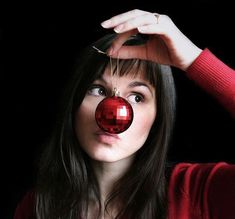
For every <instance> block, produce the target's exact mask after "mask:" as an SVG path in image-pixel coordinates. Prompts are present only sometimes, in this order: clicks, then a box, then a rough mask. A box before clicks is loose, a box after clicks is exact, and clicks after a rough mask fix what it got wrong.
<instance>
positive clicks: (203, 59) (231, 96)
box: [186, 49, 235, 118]
mask: <svg viewBox="0 0 235 219" xmlns="http://www.w3.org/2000/svg"><path fill="white" fill-rule="evenodd" d="M186 75H187V76H188V77H189V78H190V79H192V80H193V81H195V82H196V83H197V84H198V85H199V86H200V87H202V88H203V89H204V90H205V91H206V92H208V93H210V94H211V95H212V96H214V97H215V98H216V99H217V100H218V101H219V102H220V103H221V104H222V105H223V106H224V107H225V108H226V109H227V110H228V111H229V112H230V113H231V114H232V116H233V117H234V118H235V70H233V69H231V68H230V67H229V66H227V65H226V64H224V63H223V62H222V61H221V60H219V59H218V58H217V57H216V56H214V55H213V54H212V53H211V52H210V51H209V50H208V49H205V50H203V51H202V53H201V54H200V55H199V56H198V57H197V59H196V60H195V61H194V62H193V63H192V64H191V66H189V68H188V69H187V72H186Z"/></svg>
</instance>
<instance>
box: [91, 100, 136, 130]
mask: <svg viewBox="0 0 235 219" xmlns="http://www.w3.org/2000/svg"><path fill="white" fill-rule="evenodd" d="M133 116H134V114H133V109H132V107H131V105H130V103H129V102H128V101H127V100H125V99H124V98H122V97H118V96H112V97H106V98H105V99H103V100H102V101H101V102H100V103H99V104H98V106H97V108H96V112H95V119H96V122H97V124H98V126H99V127H100V129H102V130H103V131H105V132H108V133H112V134H119V133H121V132H124V131H126V130H127V129H128V128H129V127H130V125H131V123H132V121H133Z"/></svg>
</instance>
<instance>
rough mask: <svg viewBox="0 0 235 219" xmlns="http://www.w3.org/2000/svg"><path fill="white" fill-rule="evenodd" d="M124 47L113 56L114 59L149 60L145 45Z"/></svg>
mask: <svg viewBox="0 0 235 219" xmlns="http://www.w3.org/2000/svg"><path fill="white" fill-rule="evenodd" d="M129 47H130V46H122V47H121V48H120V49H119V50H118V51H117V52H116V53H114V54H113V55H112V58H120V59H147V56H146V47H145V45H139V46H131V49H130V48H129Z"/></svg>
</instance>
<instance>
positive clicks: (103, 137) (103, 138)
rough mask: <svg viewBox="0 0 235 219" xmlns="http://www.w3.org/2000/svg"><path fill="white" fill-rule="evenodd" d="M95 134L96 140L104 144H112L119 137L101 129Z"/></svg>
mask: <svg viewBox="0 0 235 219" xmlns="http://www.w3.org/2000/svg"><path fill="white" fill-rule="evenodd" d="M95 135H96V137H97V140H98V141H99V142H101V143H104V144H113V143H115V142H117V141H118V140H119V139H120V138H119V137H118V135H117V134H110V133H107V132H104V131H101V130H100V131H97V132H96V133H95Z"/></svg>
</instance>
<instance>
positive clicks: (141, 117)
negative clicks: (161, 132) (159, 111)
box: [134, 107, 156, 137]
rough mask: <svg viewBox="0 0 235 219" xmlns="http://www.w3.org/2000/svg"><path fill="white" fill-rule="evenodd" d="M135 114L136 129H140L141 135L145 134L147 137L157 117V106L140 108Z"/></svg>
mask: <svg viewBox="0 0 235 219" xmlns="http://www.w3.org/2000/svg"><path fill="white" fill-rule="evenodd" d="M135 114H136V117H135V121H134V122H135V123H134V125H135V130H136V131H138V133H139V134H140V135H145V136H146V137H147V136H148V134H149V131H150V129H151V127H152V125H153V122H154V120H155V117H156V111H155V108H154V107H151V108H150V109H147V110H140V111H137V112H136V113H135ZM138 133H137V134H138Z"/></svg>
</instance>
